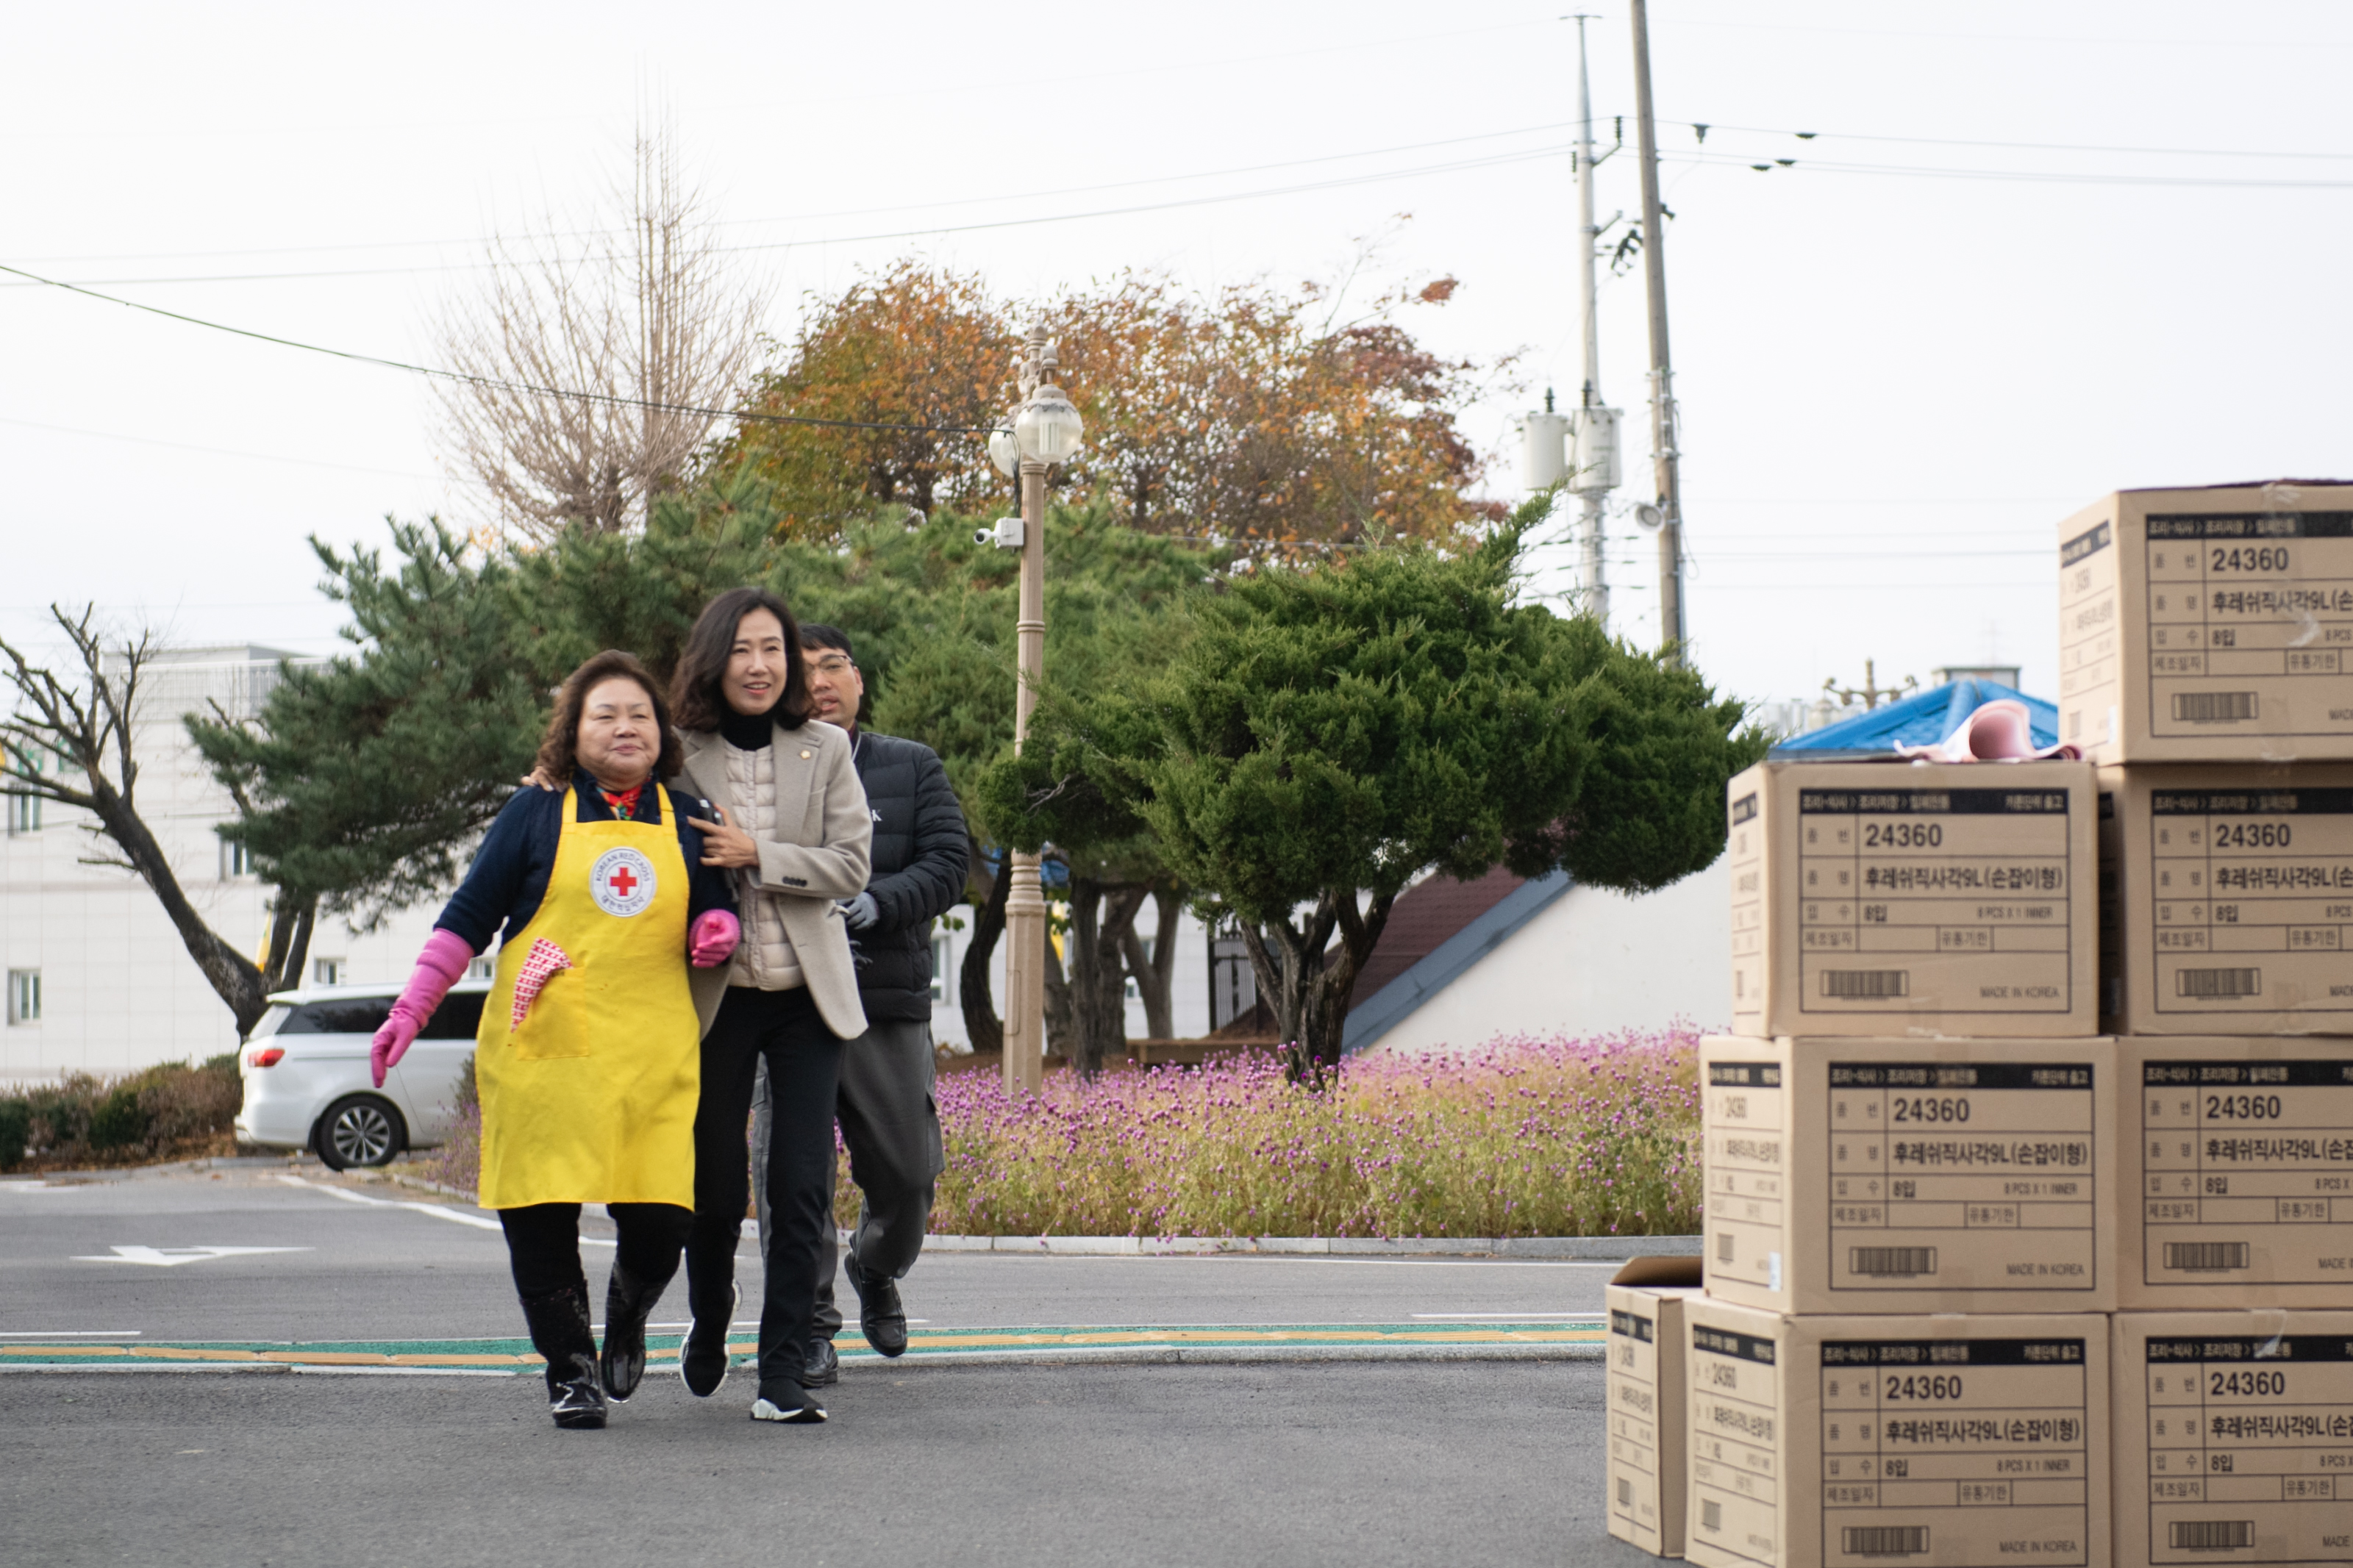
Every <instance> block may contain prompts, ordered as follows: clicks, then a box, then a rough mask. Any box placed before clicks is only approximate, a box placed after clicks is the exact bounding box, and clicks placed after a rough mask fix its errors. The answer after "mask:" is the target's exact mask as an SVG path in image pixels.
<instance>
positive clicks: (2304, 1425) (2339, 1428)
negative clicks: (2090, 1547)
mask: <svg viewBox="0 0 2353 1568" xmlns="http://www.w3.org/2000/svg"><path fill="white" fill-rule="evenodd" d="M2111 1321H2112V1322H2113V1323H2114V1325H2115V1337H2114V1352H2115V1353H2114V1361H2113V1363H2112V1364H2113V1367H2114V1383H2115V1387H2116V1423H2115V1425H2116V1563H2117V1568H2157V1565H2158V1564H2167V1565H2168V1568H2169V1565H2171V1564H2175V1563H2298V1564H2305V1563H2353V1312H2297V1311H2280V1310H2264V1311H2253V1312H2119V1313H2117V1314H2116V1317H2115V1318H2114V1319H2113V1320H2111Z"/></svg>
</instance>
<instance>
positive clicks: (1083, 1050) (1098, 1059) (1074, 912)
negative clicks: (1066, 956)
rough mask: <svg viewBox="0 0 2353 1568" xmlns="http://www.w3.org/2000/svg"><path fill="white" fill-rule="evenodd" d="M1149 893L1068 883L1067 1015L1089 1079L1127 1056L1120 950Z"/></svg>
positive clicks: (1080, 1066)
mask: <svg viewBox="0 0 2353 1568" xmlns="http://www.w3.org/2000/svg"><path fill="white" fill-rule="evenodd" d="M1149 890H1150V889H1145V888H1139V887H1134V886H1127V885H1122V884H1118V883H1103V882H1097V881H1093V880H1091V879H1087V878H1084V877H1073V878H1072V879H1071V1021H1072V1023H1073V1025H1074V1026H1075V1027H1074V1028H1073V1030H1072V1033H1073V1035H1074V1036H1075V1037H1076V1044H1077V1046H1078V1051H1079V1054H1078V1056H1077V1058H1075V1062H1074V1065H1076V1067H1077V1068H1078V1069H1079V1072H1080V1074H1081V1076H1082V1077H1085V1078H1092V1077H1094V1076H1095V1074H1097V1073H1099V1072H1101V1071H1102V1070H1103V1063H1104V1061H1105V1060H1107V1059H1111V1058H1112V1053H1113V1050H1114V1049H1116V1050H1117V1052H1118V1054H1119V1056H1120V1057H1121V1058H1124V1057H1125V1056H1126V1055H1127V999H1126V996H1125V995H1124V992H1125V990H1126V985H1125V981H1126V978H1127V976H1126V972H1125V970H1124V966H1123V965H1122V963H1121V949H1122V948H1123V947H1124V945H1125V943H1126V942H1128V941H1130V940H1131V939H1133V937H1134V934H1135V911H1136V910H1140V909H1142V908H1143V907H1144V899H1145V894H1146V893H1147V892H1148V891H1149Z"/></svg>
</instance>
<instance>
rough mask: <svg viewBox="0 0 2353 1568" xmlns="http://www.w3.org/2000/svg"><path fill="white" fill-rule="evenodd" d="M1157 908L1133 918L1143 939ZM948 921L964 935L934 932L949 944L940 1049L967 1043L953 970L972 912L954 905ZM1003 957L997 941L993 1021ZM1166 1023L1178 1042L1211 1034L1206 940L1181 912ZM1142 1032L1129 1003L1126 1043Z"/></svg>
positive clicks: (937, 1030) (937, 1029) (1139, 1007)
mask: <svg viewBox="0 0 2353 1568" xmlns="http://www.w3.org/2000/svg"><path fill="white" fill-rule="evenodd" d="M1154 908H1155V906H1153V905H1151V904H1149V903H1147V904H1145V907H1144V910H1143V912H1142V913H1141V914H1140V915H1138V916H1137V917H1136V919H1137V926H1138V929H1139V930H1140V931H1142V932H1143V934H1144V935H1145V936H1147V937H1151V936H1156V935H1157V934H1158V933H1157V932H1156V931H1155V929H1154V926H1155V921H1157V919H1158V918H1159V917H1158V916H1157V915H1156V914H1155V912H1154ZM948 919H949V920H954V921H961V922H962V924H963V929H962V930H958V931H951V930H949V929H948V922H947V921H941V922H940V923H939V925H938V926H937V927H936V928H935V931H936V934H937V935H939V936H941V937H944V938H945V939H946V940H947V949H948V962H947V984H946V986H945V987H944V990H945V992H946V1000H945V1001H941V1002H934V1004H933V1005H932V1038H933V1039H934V1040H936V1041H938V1042H939V1043H941V1044H943V1045H954V1046H955V1047H959V1048H962V1047H966V1046H968V1045H970V1043H971V1037H970V1036H969V1035H967V1034H966V1033H965V1026H964V1008H963V1007H962V1006H960V1005H957V1002H956V990H955V987H956V984H957V982H958V980H959V978H960V977H959V975H958V974H957V970H958V969H959V968H960V967H961V966H962V964H963V963H964V954H965V949H966V948H967V947H970V946H971V945H972V928H973V908H972V906H971V905H970V904H958V905H957V906H956V907H955V909H953V910H949V911H948ZM1005 954H1006V943H1005V942H1003V941H1001V940H1000V941H999V942H997V952H995V953H994V954H993V955H992V956H991V957H990V959H989V963H988V988H989V995H990V997H991V998H992V999H993V1000H994V1001H995V1002H996V1004H997V1016H998V1017H1000V1018H1002V1017H1003V1016H1005ZM1168 993H1169V994H1168V1008H1169V1013H1170V1015H1171V1016H1170V1018H1169V1022H1170V1023H1171V1024H1173V1025H1174V1026H1176V1037H1177V1038H1179V1039H1189V1038H1193V1037H1198V1036H1201V1035H1206V1034H1208V1032H1209V937H1208V931H1206V930H1205V929H1204V928H1203V927H1202V924H1201V922H1200V921H1197V920H1195V919H1194V918H1193V917H1192V916H1191V915H1190V914H1189V913H1187V912H1186V911H1185V910H1178V911H1177V913H1176V969H1175V971H1174V972H1173V973H1171V974H1170V975H1169V981H1168ZM1146 1033H1147V1031H1146V1029H1145V1019H1144V1004H1143V1002H1142V1001H1141V1000H1138V999H1135V998H1130V999H1129V1001H1128V1004H1127V1034H1128V1037H1129V1038H1130V1039H1142V1038H1144V1037H1145V1034H1146Z"/></svg>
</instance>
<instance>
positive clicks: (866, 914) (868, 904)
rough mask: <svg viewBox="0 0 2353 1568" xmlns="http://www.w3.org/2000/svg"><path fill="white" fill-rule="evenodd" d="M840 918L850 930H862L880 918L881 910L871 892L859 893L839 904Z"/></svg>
mask: <svg viewBox="0 0 2353 1568" xmlns="http://www.w3.org/2000/svg"><path fill="white" fill-rule="evenodd" d="M841 918H842V920H843V921H844V922H845V923H847V924H848V925H849V929H850V930H852V931H864V930H865V929H866V928H867V927H869V926H871V925H872V924H873V923H874V922H875V921H879V920H881V918H882V910H881V906H880V905H878V904H877V903H875V901H874V895H873V894H871V893H860V894H859V895H858V896H857V897H856V898H854V899H852V900H849V902H848V903H845V904H843V905H842V906H841Z"/></svg>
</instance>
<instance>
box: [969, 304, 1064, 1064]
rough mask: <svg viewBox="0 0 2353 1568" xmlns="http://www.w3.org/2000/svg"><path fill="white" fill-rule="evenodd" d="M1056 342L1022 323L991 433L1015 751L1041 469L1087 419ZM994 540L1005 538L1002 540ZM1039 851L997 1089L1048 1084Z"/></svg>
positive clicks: (1027, 869)
mask: <svg viewBox="0 0 2353 1568" xmlns="http://www.w3.org/2000/svg"><path fill="white" fill-rule="evenodd" d="M1058 363H1059V362H1058V359H1057V356H1056V354H1055V352H1054V345H1053V343H1051V342H1049V341H1048V340H1047V337H1046V329H1045V327H1044V326H1043V325H1037V326H1033V327H1031V328H1030V329H1029V342H1028V344H1027V346H1026V351H1025V352H1024V353H1023V354H1022V356H1021V357H1020V358H1019V359H1018V360H1017V361H1016V362H1015V364H1016V367H1017V368H1018V371H1019V373H1020V384H1021V410H1020V412H1019V413H1018V415H1016V416H1014V418H1013V422H1012V424H1011V426H1009V427H1000V428H999V429H998V430H997V432H996V433H995V434H994V435H992V436H991V437H989V443H988V452H989V458H990V459H991V460H992V461H994V462H995V463H996V464H997V468H999V469H1000V470H1001V471H1003V472H1004V473H1005V474H1006V475H1007V477H1008V478H1018V479H1019V480H1020V482H1021V599H1020V607H1019V612H1018V619H1017V620H1016V621H1015V623H1014V636H1015V670H1016V677H1017V686H1016V689H1015V691H1014V695H1013V749H1014V751H1015V752H1019V751H1020V750H1021V748H1022V746H1023V744H1024V743H1025V742H1028V740H1029V716H1030V714H1031V713H1032V712H1034V711H1035V710H1036V709H1037V707H1038V688H1039V682H1040V681H1042V680H1043V679H1045V675H1046V470H1047V469H1048V468H1050V467H1052V466H1053V465H1054V464H1056V463H1061V462H1067V461H1069V460H1070V458H1071V457H1073V456H1075V455H1076V454H1077V452H1078V449H1079V443H1080V441H1081V440H1082V437H1084V434H1085V426H1084V425H1083V424H1082V421H1081V420H1080V418H1079V411H1078V409H1077V408H1076V407H1074V406H1072V405H1071V398H1070V395H1069V394H1068V393H1066V392H1064V391H1063V390H1062V389H1061V388H1060V386H1057V385H1056V384H1054V375H1055V373H1056V370H1057V367H1058ZM999 542H1000V543H1003V542H1008V541H1005V540H1003V539H1002V538H1001V536H1000V540H999ZM1038 866H1039V857H1038V856H1036V855H1031V854H1025V853H1023V852H1021V851H1018V850H1016V851H1015V852H1014V854H1013V855H1012V857H1011V858H1010V860H1009V861H1008V865H1007V868H1006V872H1005V874H1006V875H1007V876H1009V877H1011V878H1012V879H1013V883H1012V886H1011V887H1009V888H1008V889H1006V895H1005V934H1006V954H1005V1087H1006V1089H1007V1090H1008V1092H1018V1091H1020V1090H1023V1089H1026V1090H1028V1091H1029V1093H1031V1094H1035V1093H1037V1092H1038V1091H1039V1089H1043V1088H1044V1087H1045V1082H1046V889H1045V888H1044V887H1043V886H1042V885H1041V884H1040V882H1039V875H1038Z"/></svg>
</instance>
